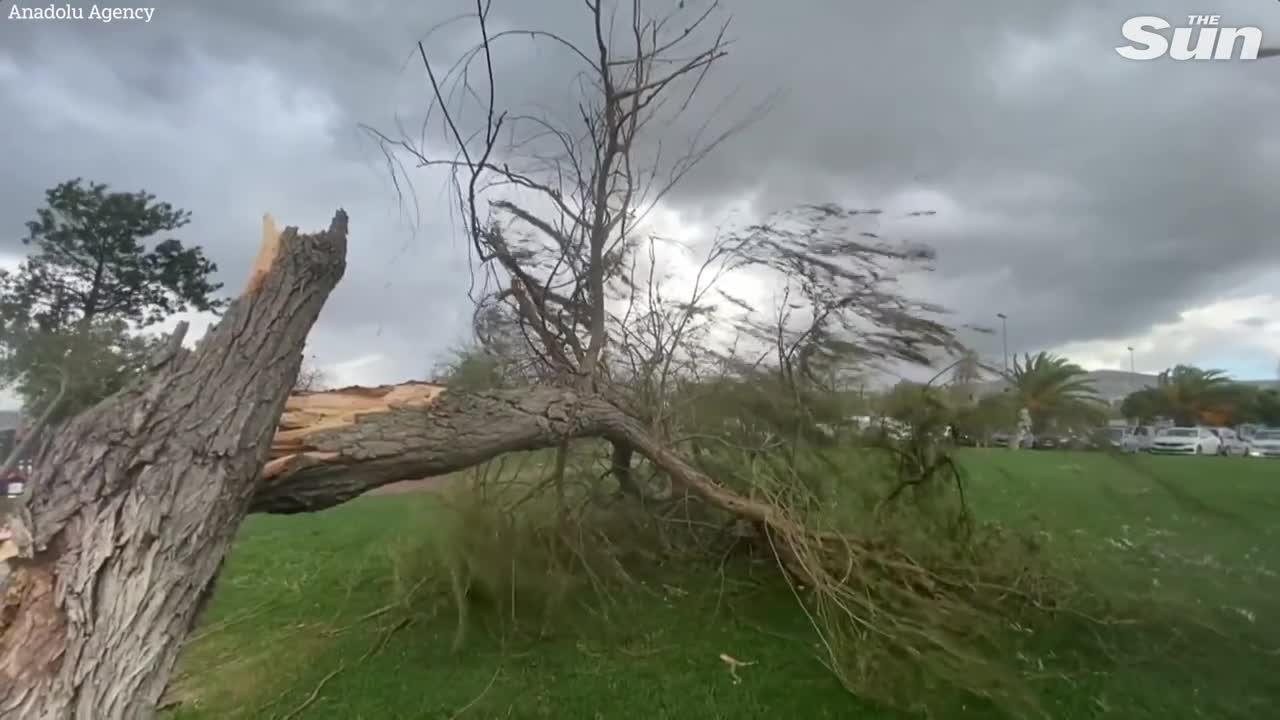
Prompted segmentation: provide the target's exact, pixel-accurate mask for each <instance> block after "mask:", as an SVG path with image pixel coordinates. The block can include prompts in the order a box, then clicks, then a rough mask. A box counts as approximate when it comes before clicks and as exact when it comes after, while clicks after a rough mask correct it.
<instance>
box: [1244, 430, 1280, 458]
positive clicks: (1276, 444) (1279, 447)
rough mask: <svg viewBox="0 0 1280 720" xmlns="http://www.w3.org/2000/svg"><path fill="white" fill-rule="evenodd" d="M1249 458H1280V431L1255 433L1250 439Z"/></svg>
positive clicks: (1257, 431)
mask: <svg viewBox="0 0 1280 720" xmlns="http://www.w3.org/2000/svg"><path fill="white" fill-rule="evenodd" d="M1249 457H1261V458H1280V429H1277V428H1264V429H1262V430H1256V431H1254V433H1253V437H1251V438H1249Z"/></svg>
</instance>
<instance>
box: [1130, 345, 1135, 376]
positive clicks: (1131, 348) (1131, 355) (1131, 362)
mask: <svg viewBox="0 0 1280 720" xmlns="http://www.w3.org/2000/svg"><path fill="white" fill-rule="evenodd" d="M1129 372H1137V371H1136V370H1134V369H1133V346H1132V345H1130V346H1129Z"/></svg>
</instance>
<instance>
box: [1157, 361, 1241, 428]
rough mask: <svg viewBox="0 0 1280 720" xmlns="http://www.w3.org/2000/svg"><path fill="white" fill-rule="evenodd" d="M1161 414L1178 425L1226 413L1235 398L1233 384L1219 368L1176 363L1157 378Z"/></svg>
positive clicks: (1207, 420) (1236, 394) (1235, 392)
mask: <svg viewBox="0 0 1280 720" xmlns="http://www.w3.org/2000/svg"><path fill="white" fill-rule="evenodd" d="M1156 383H1157V389H1158V390H1159V392H1160V401H1161V403H1162V404H1163V407H1164V413H1163V414H1165V415H1167V416H1168V417H1170V418H1172V419H1173V421H1174V422H1176V423H1178V424H1179V425H1195V424H1197V423H1201V422H1209V421H1210V420H1211V419H1213V418H1210V417H1209V416H1210V415H1213V416H1218V415H1222V414H1225V413H1228V412H1229V410H1230V408H1231V406H1232V401H1233V399H1235V398H1236V397H1238V391H1237V390H1236V388H1235V387H1234V385H1235V383H1233V382H1232V381H1231V379H1230V378H1228V377H1227V375H1226V373H1224V372H1223V371H1221V370H1204V369H1201V368H1198V367H1194V366H1191V365H1177V366H1175V367H1172V368H1170V369H1168V370H1165V371H1164V372H1161V373H1160V375H1159V376H1158V377H1157V379H1156Z"/></svg>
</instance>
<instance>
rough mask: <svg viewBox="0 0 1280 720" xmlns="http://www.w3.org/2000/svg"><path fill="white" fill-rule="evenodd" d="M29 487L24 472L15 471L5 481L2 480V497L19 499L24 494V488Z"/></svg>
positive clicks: (0, 487)
mask: <svg viewBox="0 0 1280 720" xmlns="http://www.w3.org/2000/svg"><path fill="white" fill-rule="evenodd" d="M26 485H27V478H26V476H25V475H23V474H22V471H20V470H17V469H14V470H11V471H9V474H7V475H5V476H4V478H3V479H0V490H3V491H4V492H3V493H0V497H18V496H19V495H21V494H22V490H23V488H25V487H26Z"/></svg>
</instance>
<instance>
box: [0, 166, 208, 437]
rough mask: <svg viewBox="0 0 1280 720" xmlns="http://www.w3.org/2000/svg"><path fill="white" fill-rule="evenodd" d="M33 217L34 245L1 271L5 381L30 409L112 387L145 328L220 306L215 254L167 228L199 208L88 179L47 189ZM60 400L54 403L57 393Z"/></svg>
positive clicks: (61, 411) (71, 405)
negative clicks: (10, 268)
mask: <svg viewBox="0 0 1280 720" xmlns="http://www.w3.org/2000/svg"><path fill="white" fill-rule="evenodd" d="M46 201H47V206H46V207H43V208H40V209H39V210H37V211H36V219H35V220H32V221H30V222H28V223H27V236H26V237H25V238H24V239H23V244H24V245H26V246H27V247H28V248H29V249H30V250H29V253H30V254H29V255H28V257H27V258H26V260H24V261H23V263H22V265H21V266H20V267H19V268H18V270H16V271H14V272H9V271H0V382H2V383H4V384H5V385H9V386H12V387H14V388H15V389H16V390H17V392H18V394H19V395H20V396H21V397H22V399H23V403H24V410H26V412H27V413H28V414H29V415H32V416H35V415H38V414H40V413H41V412H43V411H44V410H46V409H50V410H51V411H52V412H53V413H54V415H53V417H57V416H66V415H69V414H73V413H75V412H76V411H78V410H80V409H83V408H85V407H87V406H88V405H91V404H93V403H94V402H96V401H98V400H100V399H102V398H103V397H105V396H107V395H109V394H111V393H112V392H115V391H116V390H117V389H119V388H120V387H121V386H122V384H123V383H124V382H125V381H126V380H127V379H128V378H129V377H131V376H132V373H133V372H134V371H135V370H136V369H137V367H138V363H139V362H140V361H141V358H142V356H143V354H144V353H145V351H146V350H147V348H148V346H149V344H150V341H149V340H147V339H146V338H144V337H141V336H139V335H137V334H136V331H137V330H139V329H141V328H144V327H146V326H149V325H153V324H155V323H158V322H160V321H161V320H163V319H165V318H166V317H168V316H169V315H171V314H173V313H176V312H182V311H185V310H197V311H217V310H219V309H220V308H221V307H222V306H223V304H224V301H222V300H219V299H216V298H214V297H213V295H214V293H215V292H216V291H217V290H218V289H219V288H220V287H221V285H220V284H217V283H214V282H212V281H211V280H210V276H211V275H212V274H213V273H214V272H216V270H217V266H216V265H214V263H212V262H210V261H209V260H208V259H206V258H205V256H204V254H203V252H202V251H201V250H200V249H199V248H187V247H185V246H184V245H183V244H182V242H181V241H179V240H176V239H173V238H162V237H158V236H161V235H162V234H164V233H169V232H172V231H174V230H177V229H178V228H181V227H183V226H184V225H186V224H187V223H188V222H189V220H190V214H189V213H187V212H186V211H184V210H181V209H176V208H174V207H173V206H172V205H170V204H169V203H164V202H157V201H156V198H155V196H153V195H151V194H149V193H147V192H142V191H140V192H135V193H126V192H110V191H108V188H107V186H106V185H104V184H100V183H89V184H85V183H83V182H82V181H81V180H80V179H78V178H77V179H75V180H70V181H68V182H64V183H61V184H59V185H57V186H55V187H53V188H51V189H50V190H48V191H47V192H46ZM60 390H61V402H60V403H58V405H59V407H57V408H47V407H46V406H48V405H50V404H51V401H52V400H53V398H54V397H57V396H59V392H60Z"/></svg>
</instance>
